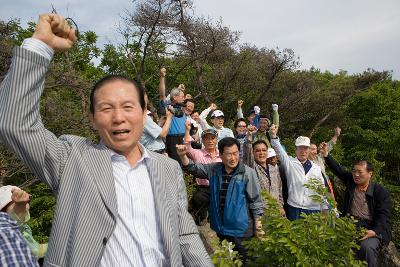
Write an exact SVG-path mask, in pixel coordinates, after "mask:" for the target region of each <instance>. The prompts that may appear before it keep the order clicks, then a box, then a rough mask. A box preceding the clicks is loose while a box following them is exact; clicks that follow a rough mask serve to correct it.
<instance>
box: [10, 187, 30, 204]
mask: <svg viewBox="0 0 400 267" xmlns="http://www.w3.org/2000/svg"><path fill="white" fill-rule="evenodd" d="M11 193H12V195H11V200H12V201H13V202H15V203H17V204H18V203H24V204H25V203H28V202H29V201H30V200H31V195H29V194H28V193H27V192H25V191H24V190H22V189H19V188H18V187H14V188H13V189H11Z"/></svg>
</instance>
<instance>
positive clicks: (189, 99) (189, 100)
mask: <svg viewBox="0 0 400 267" xmlns="http://www.w3.org/2000/svg"><path fill="white" fill-rule="evenodd" d="M187 102H192V103H193V104H196V103H195V102H194V100H193V99H191V98H188V99H185V101H183V104H185V106H186V104H187Z"/></svg>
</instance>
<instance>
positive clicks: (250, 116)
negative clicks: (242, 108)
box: [247, 113, 256, 125]
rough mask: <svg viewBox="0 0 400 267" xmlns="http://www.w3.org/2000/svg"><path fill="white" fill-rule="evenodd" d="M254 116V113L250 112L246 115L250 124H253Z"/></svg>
mask: <svg viewBox="0 0 400 267" xmlns="http://www.w3.org/2000/svg"><path fill="white" fill-rule="evenodd" d="M255 116H256V114H255V113H250V115H249V116H248V117H247V119H248V120H249V123H250V124H251V125H253V121H254V117H255Z"/></svg>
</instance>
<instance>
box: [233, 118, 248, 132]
mask: <svg viewBox="0 0 400 267" xmlns="http://www.w3.org/2000/svg"><path fill="white" fill-rule="evenodd" d="M246 127H247V124H246V123H245V122H244V121H239V123H238V124H237V126H236V132H237V133H238V134H246V131H247V128H246Z"/></svg>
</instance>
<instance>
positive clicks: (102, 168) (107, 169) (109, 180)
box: [86, 147, 118, 217]
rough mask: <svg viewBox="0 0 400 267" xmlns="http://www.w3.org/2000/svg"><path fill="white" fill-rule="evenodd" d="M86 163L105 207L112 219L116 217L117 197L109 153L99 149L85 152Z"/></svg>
mask: <svg viewBox="0 0 400 267" xmlns="http://www.w3.org/2000/svg"><path fill="white" fill-rule="evenodd" d="M86 163H87V165H88V170H89V171H90V172H91V173H92V175H93V178H94V182H95V184H96V185H97V189H98V190H99V192H100V195H101V198H102V199H103V201H104V203H105V205H106V206H107V208H108V209H109V210H110V212H111V213H112V214H113V215H114V217H117V215H118V205H117V195H116V193H115V182H114V175H113V172H112V165H111V156H110V152H109V151H108V150H105V149H99V147H97V148H95V147H94V148H93V149H89V150H87V151H86Z"/></svg>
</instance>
